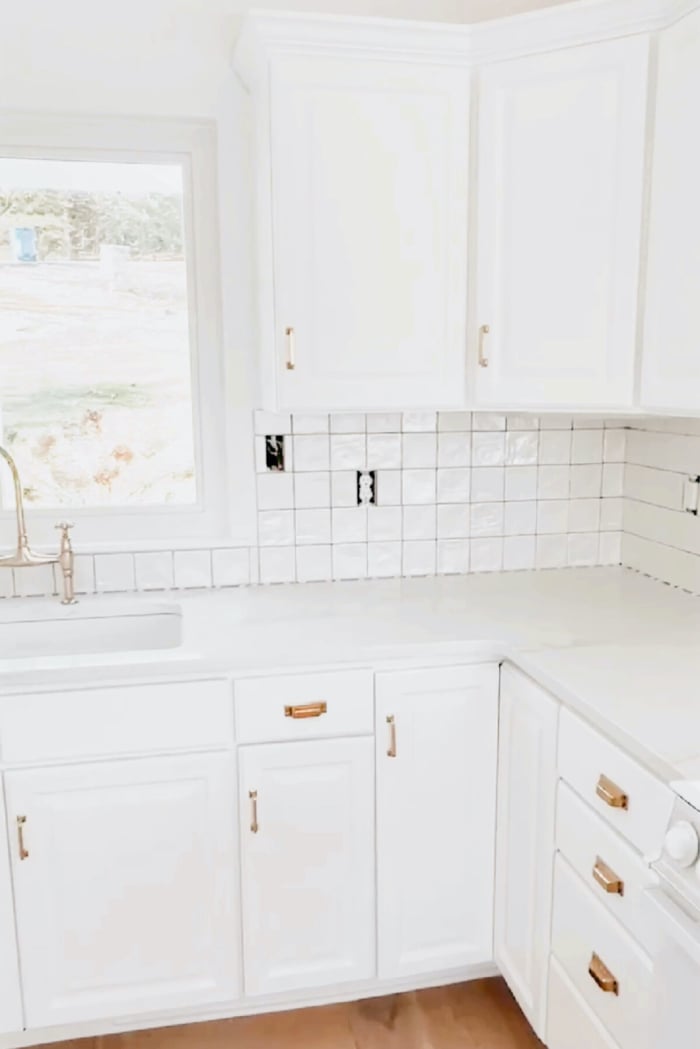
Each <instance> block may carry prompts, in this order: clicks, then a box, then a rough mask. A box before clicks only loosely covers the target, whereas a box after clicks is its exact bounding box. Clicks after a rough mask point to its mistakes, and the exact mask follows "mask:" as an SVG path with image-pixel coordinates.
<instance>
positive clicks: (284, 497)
mask: <svg viewBox="0 0 700 1049" xmlns="http://www.w3.org/2000/svg"><path fill="white" fill-rule="evenodd" d="M630 427H631V428H630ZM255 434H256V437H255V452H256V484H257V494H258V519H257V523H258V537H257V543H256V545H254V546H251V547H230V548H226V547H217V548H215V549H213V550H207V549H200V550H192V549H186V550H177V549H176V548H175V547H174V548H173V549H172V550H164V551H143V552H141V551H136V552H134V553H122V552H116V551H115V552H114V553H100V554H95V555H94V556H93V555H89V554H84V553H81V552H80V551H78V556H77V558H76V589H77V590H78V592H79V593H93V592H95V591H98V592H108V591H109V592H112V591H114V592H119V591H127V590H133V589H135V588H136V589H140V590H143V591H159V590H171V589H178V588H182V589H190V588H201V587H209V586H215V587H225V586H244V585H248V584H251V583H252V584H255V583H257V582H261V583H263V584H273V583H290V582H294V581H300V582H301V581H304V582H315V581H317V580H324V579H364V578H366V577H367V576H369V577H372V578H387V577H392V576H399V575H401V574H404V575H432V574H433V573H436V572H439V573H441V574H452V573H463V572H468V571H474V572H488V571H501V570H503V569H505V570H517V569H521V568H527V567H538V568H554V567H564V566H566V565H588V564H598V563H603V564H616V563H619V562H620V560H621V559H624V561H625V563H628V564H630V565H632V566H633V567H638V568H641V569H642V570H643V571H647V572H650V574H656V575H660V576H661V577H662V578H667V579H668V580H669V581H671V582H676V583H677V584H678V585H684V586H687V587H688V588H690V589H693V588H695V585H696V584H697V588H700V522H698V519H697V518H695V517H691V516H690V515H687V514H684V513H683V512H682V511H681V509H680V507H681V505H682V502H681V500H682V494H683V484H684V481H685V479H686V477H687V476H689V475H691V474H693V475H697V474H700V425H699V424H698V423H697V422H694V421H687V420H682V421H678V420H675V421H674V420H661V419H654V420H642V421H639V422H637V423H630V422H629V421H628V420H620V419H616V420H613V419H611V420H601V419H600V418H592V417H591V418H588V417H586V418H582V417H576V419H572V418H571V417H570V416H561V415H560V416H554V415H543V416H539V417H538V416H533V415H528V414H511V415H508V416H506V415H502V414H499V413H490V412H475V413H473V414H472V413H470V412H440V413H439V414H438V413H435V412H407V413H405V414H403V415H402V414H400V413H398V412H389V413H371V414H367V415H365V414H360V413H299V414H295V415H293V416H292V415H288V414H286V413H281V414H276V413H269V412H256V413H255ZM269 434H273V435H278V434H281V435H283V436H285V438H286V444H285V451H286V455H285V459H286V463H285V467H286V469H285V471H284V472H281V473H275V472H271V471H268V470H267V466H266V463H265V441H264V438H265V436H267V435H269ZM362 469H370V470H374V471H376V499H377V505H372V506H369V507H366V508H365V507H358V506H357V471H358V470H362ZM76 545H78V537H76ZM696 561H697V562H699V563H697V564H696ZM52 579H53V576H52V575H51V576H48V575H47V576H46V577H45V578H44V579H43V580H40V581H39V582H37V581H36V577H35V578H34V579H31V578H30V577H29V576H23V575H22V573H21V572H19V571H18V572H14V573H12V572H8V573H5V574H2V573H0V584H3V589H2V590H0V595H1V594H2V593H6V594H8V595H10V596H11V595H14V594H22V593H27V594H28V593H32V594H33V593H39V592H41V593H43V592H44V589H45V588H46V589H48V588H50V587H51V588H52V589H54V587H53V583H52Z"/></svg>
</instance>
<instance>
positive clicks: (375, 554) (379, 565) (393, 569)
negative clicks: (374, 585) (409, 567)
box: [367, 542, 402, 579]
mask: <svg viewBox="0 0 700 1049" xmlns="http://www.w3.org/2000/svg"><path fill="white" fill-rule="evenodd" d="M401 551H402V544H401V543H399V542H385V543H369V544H368V546H367V575H368V576H369V577H370V578H371V579H390V578H393V577H395V576H400V575H401Z"/></svg>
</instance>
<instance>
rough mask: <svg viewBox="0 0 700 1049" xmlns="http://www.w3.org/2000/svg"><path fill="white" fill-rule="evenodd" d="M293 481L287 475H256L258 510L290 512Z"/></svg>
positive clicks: (292, 506)
mask: <svg viewBox="0 0 700 1049" xmlns="http://www.w3.org/2000/svg"><path fill="white" fill-rule="evenodd" d="M293 508H294V479H293V477H292V475H291V474H287V473H267V474H259V475H258V510H292V509H293Z"/></svg>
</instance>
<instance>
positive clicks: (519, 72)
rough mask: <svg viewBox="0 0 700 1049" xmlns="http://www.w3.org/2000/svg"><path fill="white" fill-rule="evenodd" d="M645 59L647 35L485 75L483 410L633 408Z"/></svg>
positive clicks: (478, 326)
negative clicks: (503, 408)
mask: <svg viewBox="0 0 700 1049" xmlns="http://www.w3.org/2000/svg"><path fill="white" fill-rule="evenodd" d="M648 51H649V41H648V37H647V36H645V35H640V36H637V37H629V38H626V39H620V40H611V41H604V42H601V43H595V44H589V45H587V46H585V47H570V48H563V49H561V50H557V51H553V52H551V53H549V54H539V55H534V56H530V57H527V58H520V59H516V60H513V61H508V62H501V63H497V64H494V65H492V66H490V67H487V68H485V69H483V70H482V71H481V73H480V87H479V132H478V172H479V174H478V218H477V226H478V245H477V251H476V267H477V288H476V310H475V313H474V314H473V315H472V316H471V319H470V341H471V344H472V353H471V355H470V357H471V361H472V366H473V370H474V376H475V378H474V385H475V391H474V392H475V398H476V401H477V403H478V405H480V406H484V407H487V406H503V407H507V406H514V407H523V408H524V407H528V408H530V407H533V408H534V407H538V406H542V407H566V406H571V407H575V408H586V407H589V408H591V407H594V408H600V407H614V406H620V407H624V406H631V405H632V403H633V397H634V376H635V353H636V340H637V313H638V283H639V266H640V238H641V224H642V203H643V180H644V157H645V141H646V113H647V76H648V74H647V67H648ZM686 119H687V120H688V121H690V120H691V119H692V117H691V115H690V113H688V115H687V117H686ZM688 126H690V125H688ZM485 327H488V332H486V330H485Z"/></svg>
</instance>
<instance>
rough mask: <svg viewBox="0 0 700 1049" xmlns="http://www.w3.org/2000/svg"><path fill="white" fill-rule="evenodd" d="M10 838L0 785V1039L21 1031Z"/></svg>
mask: <svg viewBox="0 0 700 1049" xmlns="http://www.w3.org/2000/svg"><path fill="white" fill-rule="evenodd" d="M9 847H10V838H9V836H8V833H7V823H6V821H5V805H4V799H3V791H2V783H1V782H0V1035H2V1034H6V1033H8V1032H11V1031H21V1030H22V998H21V993H20V983H19V960H18V957H17V939H16V936H15V913H14V901H13V898H12V883H11V876H10V857H9V852H8V849H9Z"/></svg>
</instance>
